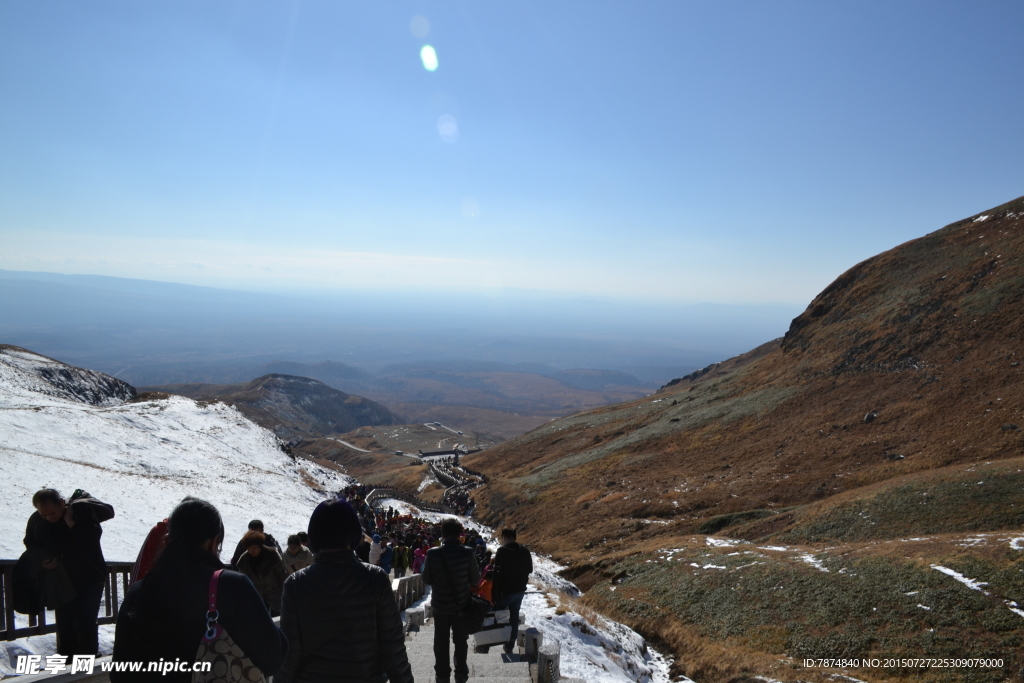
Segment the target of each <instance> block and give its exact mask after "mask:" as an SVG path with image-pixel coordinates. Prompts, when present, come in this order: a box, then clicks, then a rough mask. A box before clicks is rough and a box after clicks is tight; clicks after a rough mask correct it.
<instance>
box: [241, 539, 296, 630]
mask: <svg viewBox="0 0 1024 683" xmlns="http://www.w3.org/2000/svg"><path fill="white" fill-rule="evenodd" d="M238 571H240V572H241V573H243V574H245V575H246V576H248V577H249V580H250V581H252V585H254V586H256V590H257V592H259V594H260V597H262V598H263V602H264V603H265V604H266V606H267V609H269V610H270V613H271V614H274V615H277V614H279V613H280V612H281V590H282V588H284V580H285V579H286V578H288V570H286V569H285V568H284V562H283V561H282V560H281V556H280V555H278V554H277V551H276V550H274V549H273V548H270V547H268V546H263V549H262V550H261V551H260V554H259V555H257V556H256V557H253V556H252V555H250V554H249V553H247V552H246V553H243V554H242V556H241V557H240V558H238Z"/></svg>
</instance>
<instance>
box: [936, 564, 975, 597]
mask: <svg viewBox="0 0 1024 683" xmlns="http://www.w3.org/2000/svg"><path fill="white" fill-rule="evenodd" d="M932 569H934V570H935V571H938V572H942V573H943V574H945V575H946V576H952V577H953V578H954V579H956V580H957V581H959V582H960V583H962V584H963V585H965V586H967V587H968V588H970V589H971V590H975V591H981V592H982V593H985V595H988V592H987V591H986V590H985V589H984V588H982V586H987V585H988V583H986V582H984V581H975V580H974V579H968V578H967V577H966V576H964V575H963V574H961V573H960V572H957V571H953V570H952V569H950V568H949V567H943V566H942V565H939V564H933V565H932Z"/></svg>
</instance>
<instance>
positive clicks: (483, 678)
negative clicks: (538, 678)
mask: <svg viewBox="0 0 1024 683" xmlns="http://www.w3.org/2000/svg"><path fill="white" fill-rule="evenodd" d="M405 650H406V652H407V653H408V655H409V663H410V664H411V665H412V673H413V678H414V679H415V680H416V683H436V679H435V677H434V629H433V627H432V625H431V624H429V623H428V624H426V625H424V626H420V627H419V630H418V631H413V632H412V633H411V634H410V637H409V639H408V640H406V641H405ZM449 652H451V646H450V645H449ZM466 664H467V665H468V666H469V680H470V681H471V682H472V683H530V682H531V680H532V679H531V678H530V664H529V663H528V662H526V661H522V660H521V657H520V655H519V653H518V652H516V653H514V654H511V655H506V654H505V653H504V652H502V649H501V646H500V645H494V646H492V647H491V649H490V651H489V652H487V653H480V652H474V651H473V649H472V639H471V640H470V650H469V655H468V656H467V657H466ZM453 679H454V675H453Z"/></svg>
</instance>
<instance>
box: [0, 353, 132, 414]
mask: <svg viewBox="0 0 1024 683" xmlns="http://www.w3.org/2000/svg"><path fill="white" fill-rule="evenodd" d="M0 365H5V366H7V367H9V368H12V369H17V370H20V371H21V372H20V373H18V377H19V382H20V383H22V384H24V386H25V388H26V389H30V390H31V391H33V392H35V393H39V394H45V395H47V396H55V397H58V398H64V399H69V400H72V401H79V402H81V403H88V404H90V405H94V406H116V405H120V404H122V403H124V402H125V401H130V400H131V399H133V398H135V396H136V391H135V387H133V386H132V385H130V384H128V383H127V382H122V381H121V380H119V379H117V378H116V377H111V376H110V375H104V374H103V373H102V372H96V371H95V370H86V369H84V368H76V367H74V366H72V365H67V364H65V363H61V362H60V361H57V360H53V359H52V358H47V357H46V356H41V355H39V354H38V353H33V352H32V351H28V350H26V349H23V348H20V347H18V346H10V345H7V344H0Z"/></svg>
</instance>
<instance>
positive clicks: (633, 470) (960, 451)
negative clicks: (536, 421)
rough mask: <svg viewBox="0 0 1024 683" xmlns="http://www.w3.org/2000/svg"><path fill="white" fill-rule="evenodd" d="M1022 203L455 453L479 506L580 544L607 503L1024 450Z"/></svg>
mask: <svg viewBox="0 0 1024 683" xmlns="http://www.w3.org/2000/svg"><path fill="white" fill-rule="evenodd" d="M1022 219H1024V199H1017V200H1014V201H1013V202H1010V203H1008V204H1005V205H1003V206H1000V207H998V208H996V209H992V210H990V211H986V212H984V213H983V214H980V215H978V216H973V217H971V218H968V219H965V220H962V221H958V222H956V223H953V224H952V225H949V226H947V227H945V228H943V229H941V230H939V231H937V232H934V233H932V234H930V235H927V236H925V237H922V238H920V239H917V240H913V241H911V242H908V243H906V244H903V245H900V246H898V247H896V248H894V249H892V250H890V251H888V252H885V253H883V254H880V255H878V256H876V257H873V258H871V259H868V260H867V261H864V262H863V263H860V264H858V265H856V266H854V267H853V268H851V269H850V270H849V271H847V272H846V273H844V274H843V275H842V276H840V277H839V278H838V279H837V280H836V281H835V282H833V283H832V284H831V285H830V286H829V287H828V288H826V289H825V290H824V291H823V292H822V293H821V294H819V295H818V296H817V297H816V298H815V299H814V300H813V301H812V302H811V304H810V305H809V306H808V307H807V310H806V311H805V312H804V313H803V314H802V315H800V316H799V317H798V318H796V319H795V320H794V321H793V323H792V325H791V327H790V330H789V332H787V334H786V336H785V337H784V338H783V339H782V340H781V342H779V341H778V340H777V341H776V342H771V343H769V344H766V345H765V346H762V347H760V348H759V349H755V350H754V351H752V352H750V353H749V354H745V356H741V357H738V358H736V359H733V360H731V361H727V362H725V363H722V364H719V365H716V366H712V367H711V368H709V369H706V370H707V371H706V372H704V371H701V372H698V373H694V374H693V375H691V376H688V377H687V378H683V379H681V380H677V381H675V382H673V383H672V384H670V385H668V386H666V387H665V388H663V389H662V391H660V392H659V393H658V394H656V395H655V396H650V397H646V398H643V399H640V400H635V401H632V402H629V403H623V404H619V405H614V406H608V407H603V408H598V409H595V410H590V411H587V412H583V413H579V414H576V415H572V416H570V417H566V418H563V419H560V420H557V421H553V422H551V423H549V424H547V425H544V426H541V427H539V428H538V429H536V430H534V431H532V432H530V433H529V434H526V435H524V436H522V437H519V438H516V439H513V440H511V441H507V442H505V443H503V444H501V445H499V446H497V447H495V448H491V449H488V450H487V451H485V452H483V453H480V454H478V455H475V456H472V457H470V458H467V459H466V462H467V464H468V465H469V466H470V467H473V468H476V469H479V470H482V471H484V472H486V473H487V474H489V475H491V477H492V481H493V482H494V483H492V484H490V485H489V486H488V487H486V488H485V489H484V490H482V491H481V492H480V493H479V500H480V502H481V503H482V509H483V510H484V511H486V513H487V514H488V516H489V519H490V521H492V522H498V521H499V520H505V519H507V520H511V519H513V518H514V519H515V520H517V521H518V523H519V524H520V525H521V526H522V527H524V528H526V529H528V530H529V536H530V538H531V541H532V542H534V543H535V545H537V546H538V547H539V548H541V549H543V550H548V551H553V552H557V553H558V554H559V555H560V556H562V557H563V558H564V559H567V560H568V559H573V558H580V559H582V558H583V557H584V556H589V555H590V554H591V552H590V551H589V550H587V549H586V548H589V547H590V546H593V545H597V544H603V543H608V542H613V541H614V539H618V538H622V537H623V525H622V524H621V520H622V519H623V518H628V519H633V520H637V524H639V525H642V526H644V527H645V528H646V529H647V531H646V532H645V533H646V534H649V535H658V534H665V533H673V534H677V533H684V532H689V531H696V530H697V529H698V528H700V526H701V525H702V524H703V523H705V522H707V520H709V519H710V518H712V517H715V516H719V515H724V514H733V513H742V512H746V511H757V510H760V511H762V512H752V513H750V515H748V516H747V518H746V519H748V520H749V519H753V518H755V517H758V516H760V515H771V514H772V513H773V512H774V511H777V510H779V509H781V508H787V507H791V506H799V505H805V504H808V503H812V502H815V501H821V500H823V499H826V498H829V497H831V496H835V495H837V494H841V493H843V492H846V491H850V490H853V489H856V488H859V487H862V486H866V485H869V484H873V483H876V482H882V481H885V480H889V479H892V478H894V477H901V476H905V475H908V474H911V473H913V472H918V471H922V470H931V469H934V468H940V467H945V466H949V465H953V464H956V463H966V462H977V461H984V460H994V459H1002V458H1010V457H1013V456H1017V455H1019V454H1021V453H1024V437H1022V432H1021V431H1020V430H1019V429H1018V428H1017V426H1016V425H1018V424H1020V425H1024V421H1022V420H1024V418H1022V416H1021V413H1020V411H1021V408H1022V407H1024V384H1022V382H1021V372H1022V368H1021V367H1020V366H1019V364H1018V355H1017V352H1018V350H1019V348H1020V340H1021V331H1022V330H1021V326H1022V317H1021V309H1020V306H1021V298H1022V292H1024V262H1022V260H1021V259H1022V256H1024V231H1022V230H1021V227H1022V226H1021V223H1022ZM554 510H557V511H558V514H553V511H554ZM565 512H569V513H570V514H565ZM726 521H729V520H726ZM1022 521H1024V520H1022ZM665 522H668V523H665ZM762 528H763V529H764V530H765V532H766V533H768V532H771V531H772V529H771V528H770V525H769V526H765V525H762ZM784 528H785V524H782V520H779V527H778V528H777V529H775V530H774V531H776V532H781V531H783V530H784Z"/></svg>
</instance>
